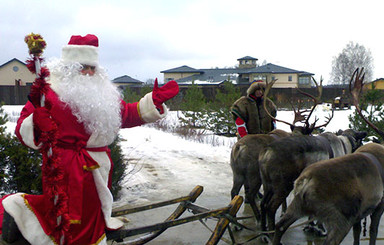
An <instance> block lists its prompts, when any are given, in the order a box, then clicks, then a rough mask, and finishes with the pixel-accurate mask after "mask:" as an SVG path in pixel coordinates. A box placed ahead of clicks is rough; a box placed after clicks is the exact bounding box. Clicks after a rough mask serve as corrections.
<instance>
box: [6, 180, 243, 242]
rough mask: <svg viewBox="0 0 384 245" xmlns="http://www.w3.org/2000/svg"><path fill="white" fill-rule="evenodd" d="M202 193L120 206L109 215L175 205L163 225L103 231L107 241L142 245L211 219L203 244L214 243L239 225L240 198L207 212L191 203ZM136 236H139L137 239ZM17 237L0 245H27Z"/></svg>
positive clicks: (195, 189) (198, 188)
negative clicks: (177, 228) (172, 230)
mask: <svg viewBox="0 0 384 245" xmlns="http://www.w3.org/2000/svg"><path fill="white" fill-rule="evenodd" d="M202 192H203V187H202V186H196V187H195V188H194V189H193V190H192V191H191V192H190V193H189V194H188V195H187V196H183V197H179V198H175V199H171V200H167V201H163V202H158V203H154V204H149V205H145V206H140V207H134V208H124V207H120V208H117V209H115V210H113V212H112V216H114V217H120V216H123V215H129V214H133V213H138V212H142V211H146V210H152V209H156V208H160V207H165V206H169V205H172V204H178V206H177V207H176V209H175V211H174V212H173V213H172V214H171V215H170V216H169V217H168V218H167V219H166V220H164V221H163V222H160V223H156V224H153V225H149V226H143V227H135V228H124V227H123V228H122V229H120V230H116V231H110V232H107V240H109V241H113V244H121V245H123V244H131V245H132V244H135V245H138V244H145V243H147V242H149V241H151V240H153V239H155V238H156V237H158V236H159V235H161V234H162V233H163V232H164V231H165V230H167V229H168V228H170V227H174V226H179V225H182V224H186V223H189V222H193V221H197V220H200V221H201V222H202V220H203V219H207V218H215V219H217V223H216V227H215V229H214V230H213V231H212V234H211V236H210V237H209V239H208V240H207V243H206V244H209V245H213V244H217V243H218V242H219V241H220V239H222V236H223V234H224V232H225V231H226V229H227V227H228V225H229V223H235V224H237V225H239V223H238V222H237V221H236V219H235V218H234V217H235V216H236V214H237V212H238V211H239V209H240V207H241V205H242V203H243V198H242V197H241V196H235V197H234V198H233V199H232V201H231V202H230V204H229V205H228V206H226V207H222V208H218V209H213V210H211V209H207V208H205V207H202V206H199V205H197V204H194V202H195V201H196V200H197V198H198V197H199V196H200V195H201V193H202ZM187 210H189V211H190V212H191V213H192V215H189V216H186V217H183V218H180V217H181V216H182V214H184V213H185V211H187ZM138 235H140V236H138ZM2 236H7V234H3V235H2ZM19 236H20V238H19V239H18V240H16V241H15V242H14V243H7V242H5V241H4V240H3V237H1V239H0V245H9V244H13V245H27V244H29V243H28V242H27V241H26V240H25V239H23V238H22V236H21V235H19ZM134 236H136V237H137V236H138V237H137V238H133V239H129V238H130V237H134ZM230 236H231V239H232V243H234V238H233V236H232V233H231V232H230Z"/></svg>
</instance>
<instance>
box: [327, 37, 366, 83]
mask: <svg viewBox="0 0 384 245" xmlns="http://www.w3.org/2000/svg"><path fill="white" fill-rule="evenodd" d="M357 67H364V70H365V78H366V80H367V81H371V80H372V76H373V58H372V55H371V51H370V50H369V49H366V48H365V47H364V46H363V45H360V44H358V43H354V42H352V41H351V42H349V43H348V44H347V46H346V47H345V48H344V49H343V51H342V52H341V53H340V54H339V55H338V56H336V57H334V58H333V62H332V72H331V81H332V83H333V84H345V85H346V84H348V82H349V79H350V77H351V75H352V74H353V72H354V71H355V70H356V68H357Z"/></svg>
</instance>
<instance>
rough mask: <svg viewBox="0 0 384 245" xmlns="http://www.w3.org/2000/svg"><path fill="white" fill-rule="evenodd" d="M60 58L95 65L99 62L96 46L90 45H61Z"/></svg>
mask: <svg viewBox="0 0 384 245" xmlns="http://www.w3.org/2000/svg"><path fill="white" fill-rule="evenodd" d="M61 59H62V60H63V61H65V62H79V63H80V64H85V65H91V66H97V64H98V63H99V53H98V48H97V47H95V46H92V45H67V46H64V47H63V50H62V54H61Z"/></svg>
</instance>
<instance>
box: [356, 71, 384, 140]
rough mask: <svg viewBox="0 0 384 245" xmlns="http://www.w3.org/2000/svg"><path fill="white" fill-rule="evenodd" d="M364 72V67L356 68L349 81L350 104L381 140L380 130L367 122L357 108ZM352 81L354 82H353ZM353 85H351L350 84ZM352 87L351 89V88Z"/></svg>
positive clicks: (383, 134)
mask: <svg viewBox="0 0 384 245" xmlns="http://www.w3.org/2000/svg"><path fill="white" fill-rule="evenodd" d="M363 72H364V67H362V68H361V70H360V69H359V68H356V70H355V71H354V72H353V74H352V77H351V80H350V81H349V91H350V92H351V95H352V103H353V105H354V106H355V108H356V110H357V113H358V114H359V115H360V117H361V118H362V119H363V120H364V121H365V122H366V123H367V124H368V125H369V126H370V127H371V128H372V129H373V130H375V131H376V132H377V133H378V134H379V135H380V137H381V138H382V139H384V132H383V131H382V130H380V129H379V128H378V127H376V125H374V124H373V123H372V122H371V121H369V120H368V119H367V118H366V117H365V116H364V115H363V113H362V111H361V108H360V106H359V104H360V99H359V96H360V94H361V92H362V88H363V85H364V77H365V73H363ZM353 80H354V81H353ZM352 83H353V84H352ZM352 87H353V88H352Z"/></svg>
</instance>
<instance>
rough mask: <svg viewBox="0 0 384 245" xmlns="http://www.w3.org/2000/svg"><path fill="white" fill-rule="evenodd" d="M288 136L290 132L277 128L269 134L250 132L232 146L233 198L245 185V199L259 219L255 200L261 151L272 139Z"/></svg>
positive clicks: (259, 185)
mask: <svg viewBox="0 0 384 245" xmlns="http://www.w3.org/2000/svg"><path fill="white" fill-rule="evenodd" d="M288 136H290V133H288V132H285V131H284V130H280V129H275V130H273V131H271V132H270V133H268V134H248V135H246V136H244V137H243V138H241V139H240V140H239V141H237V142H236V143H235V144H234V145H233V147H232V151H231V162H230V164H231V168H232V173H233V186H232V190H231V198H232V199H233V198H234V197H235V196H236V195H238V194H239V192H240V189H241V187H242V186H243V185H244V192H245V200H246V201H247V202H248V203H249V204H250V206H251V208H252V211H253V213H254V215H255V217H256V219H257V220H260V211H259V209H258V207H257V206H256V202H255V200H256V196H257V194H258V193H259V190H260V187H261V177H260V171H259V161H258V159H259V153H260V151H261V150H262V149H264V147H265V146H267V145H268V144H269V143H271V142H272V141H274V140H277V139H280V138H283V137H288Z"/></svg>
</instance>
